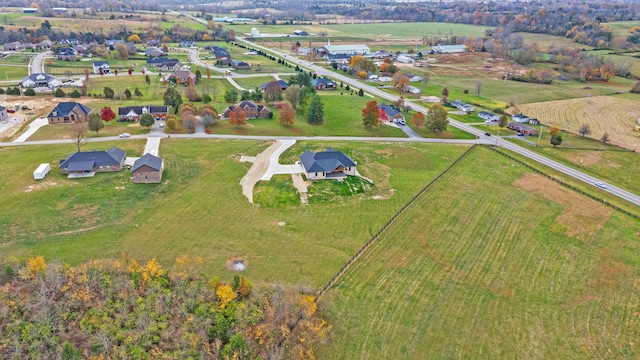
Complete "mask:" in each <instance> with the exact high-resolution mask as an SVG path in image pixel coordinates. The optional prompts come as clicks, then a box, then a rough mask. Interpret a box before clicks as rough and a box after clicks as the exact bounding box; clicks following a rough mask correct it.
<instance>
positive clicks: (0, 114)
mask: <svg viewBox="0 0 640 360" xmlns="http://www.w3.org/2000/svg"><path fill="white" fill-rule="evenodd" d="M7 120H9V114H8V113H7V108H6V107H4V106H2V105H0V121H7Z"/></svg>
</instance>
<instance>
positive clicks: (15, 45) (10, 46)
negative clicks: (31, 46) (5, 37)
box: [4, 41, 24, 51]
mask: <svg viewBox="0 0 640 360" xmlns="http://www.w3.org/2000/svg"><path fill="white" fill-rule="evenodd" d="M18 50H24V44H23V43H21V42H19V41H14V42H10V43H5V44H4V51H18Z"/></svg>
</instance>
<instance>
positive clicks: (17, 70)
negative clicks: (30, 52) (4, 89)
mask: <svg viewBox="0 0 640 360" xmlns="http://www.w3.org/2000/svg"><path fill="white" fill-rule="evenodd" d="M0 60H1V59H0ZM28 75H29V69H28V68H27V66H26V65H25V66H22V65H13V66H11V65H0V81H3V80H7V81H8V80H16V83H17V82H19V81H21V80H22V79H24V78H25V77H27V76H28Z"/></svg>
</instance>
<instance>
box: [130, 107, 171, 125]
mask: <svg viewBox="0 0 640 360" xmlns="http://www.w3.org/2000/svg"><path fill="white" fill-rule="evenodd" d="M168 113H169V107H168V106H167V105H148V106H123V107H119V108H118V121H132V122H135V121H138V120H140V116H142V114H151V115H153V117H154V118H155V119H156V120H163V119H164V118H165V117H166V116H167V114H168Z"/></svg>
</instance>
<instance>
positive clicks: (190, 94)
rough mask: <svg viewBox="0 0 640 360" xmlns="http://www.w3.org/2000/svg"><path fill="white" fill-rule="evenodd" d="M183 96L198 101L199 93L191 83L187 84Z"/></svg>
mask: <svg viewBox="0 0 640 360" xmlns="http://www.w3.org/2000/svg"><path fill="white" fill-rule="evenodd" d="M184 96H186V97H187V99H188V100H189V101H200V100H201V99H200V95H198V92H197V91H196V88H195V87H194V86H193V85H189V86H187V89H186V90H185V91H184Z"/></svg>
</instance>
